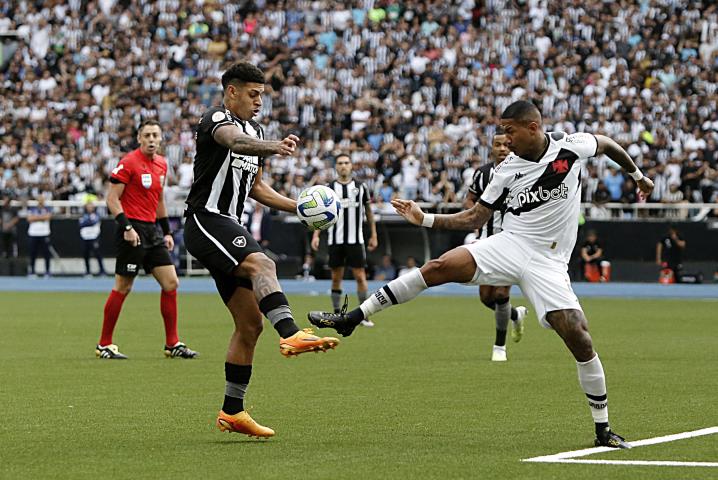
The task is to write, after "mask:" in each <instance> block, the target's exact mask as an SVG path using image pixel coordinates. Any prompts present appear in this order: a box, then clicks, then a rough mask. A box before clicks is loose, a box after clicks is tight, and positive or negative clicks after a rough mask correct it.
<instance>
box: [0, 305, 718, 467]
mask: <svg viewBox="0 0 718 480" xmlns="http://www.w3.org/2000/svg"><path fill="white" fill-rule="evenodd" d="M179 298H180V316H181V320H180V334H181V336H182V337H183V339H185V340H186V341H187V342H188V344H189V345H190V346H191V347H192V348H195V349H197V350H199V351H200V352H202V357H201V358H200V359H198V360H194V361H184V360H166V359H165V358H164V357H163V355H162V350H161V347H162V343H163V333H162V321H161V319H160V317H159V298H158V296H157V295H156V294H137V293H135V294H132V295H131V296H130V297H129V299H128V300H127V302H126V303H125V308H124V310H123V313H122V317H121V319H120V322H119V324H118V329H117V332H116V336H115V342H116V343H117V344H119V345H120V346H121V347H122V352H124V353H126V354H127V355H129V356H130V358H131V359H130V360H129V361H126V362H112V361H100V360H96V359H95V358H94V353H93V349H94V344H95V342H96V341H97V337H98V334H99V329H100V318H101V312H102V306H103V304H104V300H105V295H102V294H69V293H68V294H44V293H42V294H41V293H37V294H27V293H23V294H16V293H13V294H9V293H2V294H0V405H2V407H1V408H0V412H1V413H2V421H1V422H0V478H3V479H5V478H8V479H22V478H28V479H37V478H68V479H79V478H98V477H102V478H112V479H125V478H126V479H138V478H200V479H203V480H204V479H215V478H232V479H259V478H262V479H264V478H281V479H287V478H332V479H341V478H362V479H370V478H371V479H373V478H391V479H403V478H412V479H413V478H416V479H424V478H440V479H448V478H451V479H453V478H502V479H509V478H522V479H524V478H557V479H575V478H591V477H594V478H610V479H635V478H650V479H664V478H665V479H669V478H670V479H675V478H691V479H702V478H716V475H718V469H711V468H676V467H670V468H666V467H634V466H631V467H626V466H611V465H560V464H528V463H521V462H520V459H522V458H529V457H533V456H538V455H549V454H554V453H558V452H563V451H567V450H576V449H580V448H585V447H589V446H592V443H591V442H592V440H593V426H592V422H591V417H590V413H589V410H588V407H587V405H586V400H585V397H584V396H583V394H582V392H581V390H580V388H579V386H578V381H577V378H576V368H575V364H574V362H573V360H572V358H571V357H570V355H569V353H568V351H567V350H566V349H565V347H563V345H562V343H561V341H560V339H559V338H558V337H557V336H556V335H555V334H553V333H552V332H550V331H546V330H543V329H541V328H539V327H538V325H537V323H536V320H535V317H534V316H533V315H531V316H530V319H529V321H528V324H527V329H526V335H525V338H524V340H523V341H522V342H521V343H520V344H518V345H513V344H510V345H509V362H507V363H505V364H492V363H491V362H490V361H488V358H489V355H490V351H491V344H492V342H493V320H492V314H491V313H490V312H489V311H488V310H486V309H485V308H483V307H482V306H480V303H479V301H478V299H473V298H463V297H454V298H439V297H422V298H419V299H417V300H416V301H414V302H412V303H410V304H408V305H403V306H399V307H395V308H393V309H390V310H388V311H386V312H383V313H382V314H380V315H377V316H376V317H375V318H374V319H375V321H376V323H377V326H376V327H375V328H374V329H361V330H359V331H358V332H357V333H355V335H354V336H352V337H351V338H349V339H345V340H344V342H343V343H342V345H340V347H339V348H338V349H337V350H336V351H332V352H329V353H326V354H307V355H304V356H301V357H299V358H296V359H285V358H283V357H281V356H280V355H279V352H278V345H277V337H276V334H275V333H274V331H272V329H271V328H267V330H266V331H265V334H264V335H262V338H261V339H260V344H259V346H258V351H257V355H256V359H255V368H254V375H253V377H252V384H251V385H250V390H249V396H248V400H247V404H248V405H250V406H253V407H254V409H253V410H252V414H253V415H254V416H255V418H256V419H257V420H259V421H260V422H262V423H264V424H266V425H268V426H271V427H273V428H275V430H276V431H277V436H276V437H274V438H273V439H271V440H269V441H257V440H250V439H247V438H245V437H243V436H239V435H232V434H226V433H225V434H223V433H220V432H219V431H218V430H216V429H215V427H214V425H213V422H214V417H215V415H216V413H217V410H218V408H219V407H220V404H221V403H220V402H221V396H222V392H223V389H224V374H223V361H224V352H225V348H226V345H227V341H228V338H229V335H230V332H231V322H230V320H229V317H228V314H227V313H226V312H225V310H224V306H223V305H221V303H220V301H219V298H218V297H217V296H215V295H180V297H179ZM291 300H292V305H293V307H294V310H295V311H296V312H297V314H298V316H303V315H304V313H305V312H306V311H307V310H308V309H314V308H317V307H326V306H328V303H329V300H328V298H324V297H292V298H291ZM584 307H585V310H586V312H587V314H588V316H589V320H590V325H591V330H592V333H593V335H594V339H595V344H596V348H597V350H598V351H599V353H600V354H601V358H602V361H603V364H604V367H605V369H606V372H607V377H608V389H609V405H610V412H611V419H612V424H613V426H614V427H615V429H616V431H618V432H619V433H620V434H622V435H625V436H626V437H627V438H628V439H642V438H649V437H655V436H659V435H667V434H672V433H678V432H683V431H687V430H696V429H699V428H704V427H709V426H714V425H718V418H717V415H716V409H715V405H716V392H718V388H717V387H718V385H717V384H716V383H717V380H716V379H718V362H717V361H716V359H717V358H716V355H717V353H716V352H718V340H717V339H718V335H716V333H717V330H718V328H717V327H718V323H716V313H715V312H716V309H717V307H718V301H717V302H706V301H648V300H640V301H639V300H635V301H634V300H631V301H629V300H614V299H601V300H598V299H596V300H586V301H585V302H584ZM302 323H303V324H306V322H302ZM686 442H687V443H686V445H690V446H689V447H686V448H687V449H688V450H689V451H691V452H693V456H692V457H690V458H692V459H694V460H702V461H718V453H716V448H715V446H716V438H715V437H706V438H705V439H703V440H700V439H696V440H695V441H690V440H689V441H686ZM680 444H681V442H674V443H672V444H666V445H663V446H656V447H655V448H656V449H660V452H661V453H660V455H659V456H658V457H659V458H660V459H672V457H671V451H672V450H671V449H672V448H674V447H675V448H676V449H678V448H681V449H682V448H683V447H680ZM642 450H643V449H642V448H638V449H636V450H634V451H633V452H630V454H629V455H630V458H637V459H638V458H640V459H653V458H652V457H651V453H650V452H651V450H649V448H648V447H646V448H645V456H644V455H643V451H642ZM656 451H658V450H656ZM680 452H683V450H681V451H680ZM617 455H622V453H617ZM676 457H677V458H676V459H684V458H688V456H687V455H686V454H685V452H684V453H678V454H677V455H676ZM588 458H591V457H588ZM596 458H600V457H596ZM617 458H618V457H617ZM626 458H628V457H626Z"/></svg>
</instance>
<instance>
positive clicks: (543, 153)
mask: <svg viewBox="0 0 718 480" xmlns="http://www.w3.org/2000/svg"><path fill="white" fill-rule="evenodd" d="M543 136H544V138H546V148H544V149H543V152H541V155H539V156H538V158H537V159H536V160H530V159H528V158H524V157H521V158H523V159H524V160H526V161H527V162H532V163H539V162H540V161H541V159H542V158H543V157H544V156H545V155H546V152H548V149H549V147H550V146H551V137H549V135H548V133H545V132H544V134H543Z"/></svg>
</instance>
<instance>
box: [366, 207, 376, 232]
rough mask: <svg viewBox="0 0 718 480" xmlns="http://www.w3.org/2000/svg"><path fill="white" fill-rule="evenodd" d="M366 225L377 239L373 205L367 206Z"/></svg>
mask: <svg viewBox="0 0 718 480" xmlns="http://www.w3.org/2000/svg"><path fill="white" fill-rule="evenodd" d="M364 211H365V212H366V223H368V224H369V233H370V234H371V235H372V236H374V237H376V219H375V218H374V212H372V211H371V205H369V204H367V206H366V210H364Z"/></svg>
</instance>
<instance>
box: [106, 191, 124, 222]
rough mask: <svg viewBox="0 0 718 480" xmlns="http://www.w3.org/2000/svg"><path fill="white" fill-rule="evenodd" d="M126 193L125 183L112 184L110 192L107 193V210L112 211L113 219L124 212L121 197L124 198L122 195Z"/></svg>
mask: <svg viewBox="0 0 718 480" xmlns="http://www.w3.org/2000/svg"><path fill="white" fill-rule="evenodd" d="M124 191H125V184H124V183H111V184H110V190H109V191H108V192H107V208H108V210H110V213H111V214H112V216H113V217H116V216H117V215H119V214H120V213H122V212H123V210H122V202H120V197H121V196H122V193H123V192H124Z"/></svg>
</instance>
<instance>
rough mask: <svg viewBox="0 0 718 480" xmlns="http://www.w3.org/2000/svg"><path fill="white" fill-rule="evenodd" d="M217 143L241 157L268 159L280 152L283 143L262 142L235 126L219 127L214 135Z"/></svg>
mask: <svg viewBox="0 0 718 480" xmlns="http://www.w3.org/2000/svg"><path fill="white" fill-rule="evenodd" d="M214 139H215V140H216V141H217V143H219V144H221V145H224V146H225V147H227V148H229V149H230V150H232V152H234V153H237V154H239V155H253V156H259V157H268V156H270V155H274V154H275V153H277V152H278V151H279V146H280V143H281V142H277V141H271V140H261V139H259V138H255V137H251V136H249V135H247V134H245V133H243V132H242V131H241V130H240V129H239V128H237V127H236V126H234V125H225V126H223V127H219V128H218V129H217V131H216V132H215V133H214Z"/></svg>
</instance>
